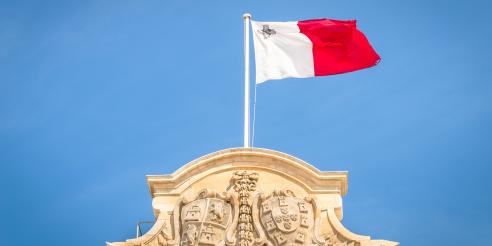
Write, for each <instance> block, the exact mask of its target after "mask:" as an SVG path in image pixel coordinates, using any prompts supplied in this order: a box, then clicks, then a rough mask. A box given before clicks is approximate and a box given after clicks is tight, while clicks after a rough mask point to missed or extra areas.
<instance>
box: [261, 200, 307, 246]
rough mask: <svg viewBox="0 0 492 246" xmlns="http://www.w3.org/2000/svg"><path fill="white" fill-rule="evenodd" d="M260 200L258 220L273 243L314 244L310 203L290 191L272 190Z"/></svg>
mask: <svg viewBox="0 0 492 246" xmlns="http://www.w3.org/2000/svg"><path fill="white" fill-rule="evenodd" d="M260 202H261V203H260V221H261V224H262V226H263V228H264V229H265V231H266V235H267V237H268V239H269V241H270V242H271V243H272V244H273V245H284V244H285V243H288V244H286V245H291V244H295V245H315V243H314V242H313V237H312V236H313V226H314V212H313V205H312V204H311V203H309V202H306V201H305V199H301V198H298V197H295V195H294V194H293V193H292V192H291V191H277V192H273V194H272V195H270V196H269V197H266V198H263V199H261V200H260Z"/></svg>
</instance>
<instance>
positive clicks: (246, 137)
mask: <svg viewBox="0 0 492 246" xmlns="http://www.w3.org/2000/svg"><path fill="white" fill-rule="evenodd" d="M243 19H244V147H245V148H249V147H250V141H249V128H250V127H249V116H250V113H249V87H250V85H249V84H250V82H249V21H250V19H251V14H249V13H245V14H244V15H243Z"/></svg>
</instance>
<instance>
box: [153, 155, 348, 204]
mask: <svg viewBox="0 0 492 246" xmlns="http://www.w3.org/2000/svg"><path fill="white" fill-rule="evenodd" d="M262 160H263V161H262ZM238 167H239V168H256V169H258V168H259V169H264V170H269V171H270V172H277V173H278V174H279V175H283V176H285V177H287V178H289V179H291V180H293V181H295V182H296V183H298V184H301V185H302V186H304V187H305V188H306V189H307V190H310V191H312V192H314V193H338V194H340V195H342V196H343V195H345V194H346V193H347V187H348V185H347V177H348V173H347V172H346V171H335V172H333V171H331V172H324V171H320V170H318V169H317V168H315V167H314V166H312V165H310V164H308V163H306V162H304V161H302V160H301V159H299V158H296V157H293V156H291V155H288V154H285V153H282V152H279V151H274V150H269V149H263V148H230V149H224V150H220V151H217V152H214V153H211V154H208V155H205V156H202V157H200V158H198V159H195V160H193V161H191V162H189V163H188V164H186V165H184V166H182V167H181V168H179V169H178V170H176V171H175V172H174V173H172V174H168V175H148V176H147V182H148V185H149V190H150V193H151V195H152V197H156V196H159V195H163V194H165V195H172V194H176V195H178V194H179V193H180V192H181V191H182V190H184V189H186V188H187V187H188V186H190V185H192V184H193V183H194V182H196V181H198V180H200V179H202V178H204V177H206V176H207V175H210V174H213V173H216V172H221V171H225V170H229V169H235V168H238Z"/></svg>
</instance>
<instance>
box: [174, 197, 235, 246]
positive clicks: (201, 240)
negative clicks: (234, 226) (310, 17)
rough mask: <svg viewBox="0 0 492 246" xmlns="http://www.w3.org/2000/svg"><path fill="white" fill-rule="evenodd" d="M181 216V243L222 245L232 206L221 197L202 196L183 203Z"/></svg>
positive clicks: (230, 218) (230, 217) (229, 221)
mask: <svg viewBox="0 0 492 246" xmlns="http://www.w3.org/2000/svg"><path fill="white" fill-rule="evenodd" d="M180 216H181V221H180V222H181V239H180V245H221V244H224V239H225V230H226V228H227V226H229V224H230V223H231V220H232V208H231V204H229V203H228V202H227V201H225V200H223V199H220V198H201V199H197V200H194V201H192V202H190V203H188V204H186V205H183V207H182V208H181V214H180Z"/></svg>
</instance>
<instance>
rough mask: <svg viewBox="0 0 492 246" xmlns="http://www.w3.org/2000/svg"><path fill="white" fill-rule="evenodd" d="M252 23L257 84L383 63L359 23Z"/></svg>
mask: <svg viewBox="0 0 492 246" xmlns="http://www.w3.org/2000/svg"><path fill="white" fill-rule="evenodd" d="M251 23H252V31H253V41H254V48H255V61H256V83H257V84H259V83H263V82H265V81H267V80H271V79H283V78H289V77H293V78H307V77H314V76H325V75H332V74H339V73H347V72H352V71H356V70H360V69H364V68H368V67H372V66H374V65H376V64H377V63H378V62H379V60H380V57H379V55H378V54H377V53H376V52H375V51H374V49H373V48H372V47H371V45H370V44H369V41H367V38H366V37H365V36H364V34H363V33H362V32H360V31H359V30H357V26H356V21H355V20H348V21H341V20H331V19H317V20H306V21H292V22H258V21H251Z"/></svg>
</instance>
